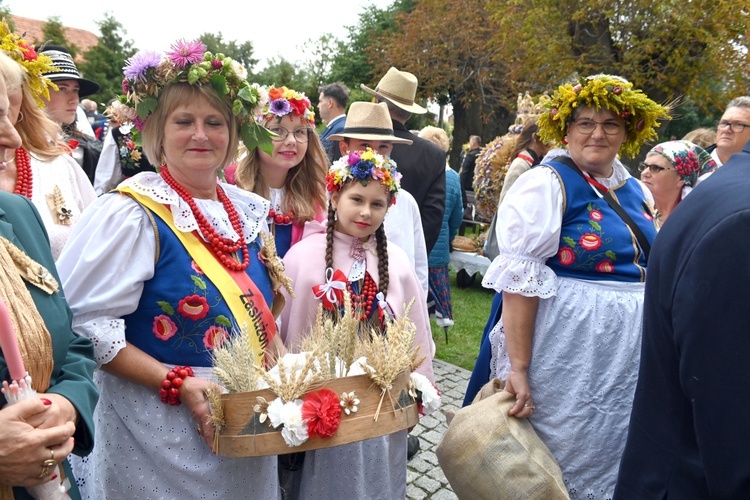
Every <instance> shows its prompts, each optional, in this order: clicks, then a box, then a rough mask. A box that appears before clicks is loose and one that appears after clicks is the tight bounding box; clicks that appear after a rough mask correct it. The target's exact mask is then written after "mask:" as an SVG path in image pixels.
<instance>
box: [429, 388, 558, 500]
mask: <svg viewBox="0 0 750 500" xmlns="http://www.w3.org/2000/svg"><path fill="white" fill-rule="evenodd" d="M503 386H504V384H503V382H502V381H500V380H498V379H494V380H492V381H490V382H488V383H487V384H486V385H485V386H484V387H482V390H481V391H480V392H479V394H477V397H476V398H475V399H474V402H473V403H472V404H471V405H469V406H467V407H465V408H462V409H460V410H459V411H458V412H457V413H455V416H454V415H452V414H451V415H446V417H447V419H448V430H447V431H446V433H445V435H444V436H443V439H442V441H441V442H440V444H439V445H438V448H437V452H436V453H437V458H438V462H440V467H442V469H443V472H444V473H445V477H447V478H448V481H449V482H450V484H451V487H452V488H453V491H454V492H455V493H456V495H458V497H459V498H465V499H472V500H474V499H498V500H501V499H518V500H530V499H539V500H558V499H568V498H569V496H568V492H567V490H566V489H565V485H564V483H563V479H562V472H561V471H560V467H559V466H558V465H557V462H556V461H555V458H554V457H553V456H552V453H550V451H549V449H548V448H547V447H546V446H545V445H544V443H542V441H541V440H540V439H539V437H538V436H537V435H536V432H534V429H533V428H532V427H531V424H529V422H528V421H527V420H526V419H525V418H516V417H511V416H509V415H508V411H509V410H510V409H511V408H512V407H513V404H514V403H515V396H514V395H512V394H510V393H508V392H505V391H503Z"/></svg>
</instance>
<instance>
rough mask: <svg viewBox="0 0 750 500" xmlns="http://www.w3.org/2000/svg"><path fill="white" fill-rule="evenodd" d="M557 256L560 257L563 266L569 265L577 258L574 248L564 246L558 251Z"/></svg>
mask: <svg viewBox="0 0 750 500" xmlns="http://www.w3.org/2000/svg"><path fill="white" fill-rule="evenodd" d="M557 256H558V257H559V259H560V263H561V264H562V265H563V266H569V265H571V264H572V263H573V262H575V260H576V254H575V253H574V252H573V249H572V248H570V247H562V248H561V249H560V251H559V252H558V253H557Z"/></svg>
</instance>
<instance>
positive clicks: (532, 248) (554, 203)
mask: <svg viewBox="0 0 750 500" xmlns="http://www.w3.org/2000/svg"><path fill="white" fill-rule="evenodd" d="M562 210H563V193H562V186H561V185H560V182H559V181H558V179H557V176H556V175H555V173H554V172H553V171H552V170H550V169H549V168H539V167H538V168H533V169H531V170H529V171H528V172H525V173H524V174H523V175H521V176H520V177H519V178H518V180H516V182H515V183H514V184H513V186H511V188H510V189H509V190H508V193H507V194H506V196H505V198H504V199H503V202H502V203H501V204H500V207H499V208H498V217H497V225H496V227H495V229H496V234H497V243H498V248H499V253H498V256H497V257H496V258H495V260H493V261H492V264H490V267H489V268H488V269H487V272H486V273H485V275H484V279H483V280H482V285H483V286H484V287H485V288H493V289H494V290H495V291H497V292H503V291H505V292H510V293H517V294H520V295H525V296H527V297H534V296H538V297H542V298H547V297H551V296H553V295H554V294H555V290H556V288H557V276H556V275H555V273H554V272H553V271H552V269H550V268H549V267H547V266H546V265H545V262H546V261H547V259H548V258H550V257H552V256H553V255H555V253H557V250H558V245H559V241H560V229H561V224H562Z"/></svg>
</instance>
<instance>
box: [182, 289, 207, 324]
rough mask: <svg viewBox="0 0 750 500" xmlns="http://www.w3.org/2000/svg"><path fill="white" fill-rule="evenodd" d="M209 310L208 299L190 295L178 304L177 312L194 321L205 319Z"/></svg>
mask: <svg viewBox="0 0 750 500" xmlns="http://www.w3.org/2000/svg"><path fill="white" fill-rule="evenodd" d="M209 309H210V307H209V306H208V302H207V301H206V298H205V297H203V296H201V295H190V296H188V297H185V298H184V299H182V300H181V301H180V303H179V304H177V311H179V313H180V314H182V315H183V316H185V317H186V318H190V319H192V320H194V321H197V320H199V319H203V318H205V317H206V315H207V314H208V310H209Z"/></svg>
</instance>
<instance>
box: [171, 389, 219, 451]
mask: <svg viewBox="0 0 750 500" xmlns="http://www.w3.org/2000/svg"><path fill="white" fill-rule="evenodd" d="M217 387H218V386H217V385H216V384H214V383H213V382H210V381H208V380H206V379H204V378H199V377H187V378H185V379H184V382H183V384H182V387H181V388H180V401H182V404H184V405H185V406H186V407H187V409H188V410H190V416H191V417H192V419H193V420H194V421H195V423H196V424H198V434H200V435H201V436H203V440H204V441H205V442H206V444H207V445H208V447H209V448H211V449H212V450H213V446H214V426H213V424H212V423H211V422H210V420H209V418H210V416H211V408H210V405H209V404H208V396H207V395H206V391H207V390H209V389H211V388H217Z"/></svg>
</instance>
